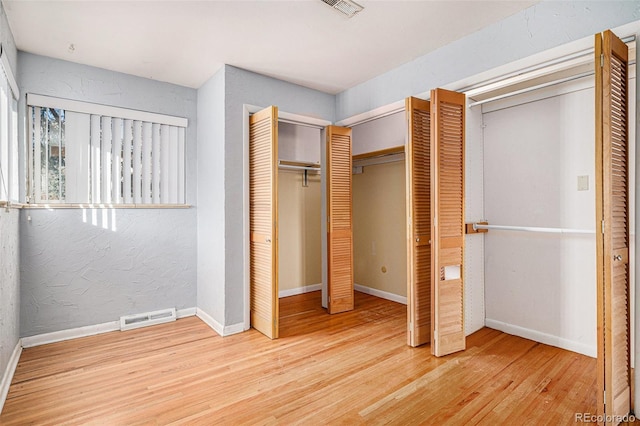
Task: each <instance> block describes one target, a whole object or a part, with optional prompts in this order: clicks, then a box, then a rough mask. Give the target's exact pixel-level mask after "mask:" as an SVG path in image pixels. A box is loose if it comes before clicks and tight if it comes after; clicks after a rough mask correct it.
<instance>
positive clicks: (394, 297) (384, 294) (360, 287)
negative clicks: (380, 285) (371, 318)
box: [353, 284, 407, 305]
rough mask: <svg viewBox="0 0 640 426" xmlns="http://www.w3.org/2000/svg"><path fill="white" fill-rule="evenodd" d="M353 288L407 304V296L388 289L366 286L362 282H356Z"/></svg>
mask: <svg viewBox="0 0 640 426" xmlns="http://www.w3.org/2000/svg"><path fill="white" fill-rule="evenodd" d="M353 288H354V289H355V290H357V291H359V292H360V293H365V294H370V295H372V296H376V297H380V298H381V299H387V300H391V301H392V302H398V303H402V304H403V305H406V304H407V298H406V296H399V295H397V294H393V293H389V292H388V291H382V290H377V289H375V288H371V287H365V286H363V285H360V284H354V285H353Z"/></svg>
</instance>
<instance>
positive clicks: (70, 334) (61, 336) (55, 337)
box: [22, 308, 196, 348]
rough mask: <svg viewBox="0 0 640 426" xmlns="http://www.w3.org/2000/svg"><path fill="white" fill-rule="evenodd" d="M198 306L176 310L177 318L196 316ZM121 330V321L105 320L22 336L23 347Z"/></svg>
mask: <svg viewBox="0 0 640 426" xmlns="http://www.w3.org/2000/svg"><path fill="white" fill-rule="evenodd" d="M195 314H196V308H185V309H178V310H176V318H178V319H179V318H185V317H189V316H194V315H195ZM119 330H120V321H119V320H118V321H110V322H104V323H102V324H95V325H87V326H84V327H77V328H70V329H68V330H60V331H54V332H51V333H43V334H36V335H35V336H28V337H23V338H22V347H23V348H31V347H34V346H40V345H46V344H48V343H56V342H63V341H65V340H71V339H79V338H81V337H88V336H94V335H96V334H102V333H109V332H111V331H119Z"/></svg>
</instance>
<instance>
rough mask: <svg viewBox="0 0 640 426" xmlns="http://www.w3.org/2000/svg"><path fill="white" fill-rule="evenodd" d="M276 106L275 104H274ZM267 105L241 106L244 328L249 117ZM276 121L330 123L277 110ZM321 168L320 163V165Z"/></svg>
mask: <svg viewBox="0 0 640 426" xmlns="http://www.w3.org/2000/svg"><path fill="white" fill-rule="evenodd" d="M274 105H275V106H278V105H277V104H274ZM268 106H269V105H264V106H256V105H251V104H244V105H243V106H242V120H243V121H242V138H243V141H242V237H243V238H242V263H243V268H242V270H243V277H242V281H243V305H244V306H243V314H244V318H243V324H244V330H245V331H246V330H249V329H250V328H251V299H250V298H251V281H250V270H249V263H250V250H249V246H250V244H249V239H250V231H249V117H250V116H251V114H253V113H256V112H258V111H260V110H262V109H264V108H266V107H268ZM278 121H282V122H286V123H292V124H299V125H303V126H308V127H314V128H318V129H322V130H323V131H324V128H325V127H326V126H328V125H330V124H332V123H331V122H330V121H328V120H323V119H319V118H315V117H310V116H306V115H301V114H294V113H290V112H286V111H282V110H280V109H279V110H278ZM321 168H322V165H321ZM322 257H323V262H322V268H323V269H322V270H323V276H324V274H325V270H326V253H323V255H322Z"/></svg>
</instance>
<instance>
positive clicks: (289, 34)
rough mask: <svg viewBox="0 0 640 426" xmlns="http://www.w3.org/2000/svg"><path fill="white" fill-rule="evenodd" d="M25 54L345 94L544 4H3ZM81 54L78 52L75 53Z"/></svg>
mask: <svg viewBox="0 0 640 426" xmlns="http://www.w3.org/2000/svg"><path fill="white" fill-rule="evenodd" d="M2 2H3V4H4V7H5V10H6V12H7V16H8V18H9V24H10V26H11V30H12V32H13V35H14V37H15V40H16V44H17V46H18V49H20V50H23V51H26V52H32V53H36V54H39V55H45V56H50V57H54V58H60V59H65V60H68V61H73V62H78V63H82V64H87V65H93V66H96V67H100V68H106V69H110V70H114V71H120V72H124V73H128V74H133V75H138V76H141V77H147V78H152V79H156V80H161V81H166V82H170V83H175V84H180V85H183V86H189V87H194V88H198V87H200V86H201V85H202V84H203V83H204V82H205V81H206V80H207V79H208V78H209V77H210V76H212V75H213V74H214V73H215V72H216V71H217V70H218V69H219V68H220V67H221V66H222V65H223V64H229V65H234V66H237V67H240V68H244V69H247V70H251V71H255V72H258V73H261V74H265V75H268V76H272V77H276V78H279V79H282V80H286V81H290V82H293V83H298V84H301V85H303V86H307V87H311V88H315V89H319V90H322V91H325V92H329V93H337V92H340V91H342V90H345V89H347V88H350V87H352V86H354V85H356V84H358V83H361V82H364V81H366V80H368V79H370V78H372V77H375V76H376V75H379V74H382V73H384V72H385V71H389V70H391V69H393V68H395V67H397V66H399V65H401V64H403V63H406V62H409V61H411V60H412V59H414V58H416V57H419V56H422V55H424V54H426V53H428V52H430V51H433V50H435V49H437V48H438V47H441V46H444V45H446V44H448V43H450V42H452V41H454V40H457V39H459V38H462V37H464V36H465V35H467V34H470V33H472V32H474V31H477V30H479V29H480V28H482V27H485V26H487V25H490V24H492V23H494V22H497V21H499V20H501V19H503V18H505V17H507V16H510V15H512V14H514V13H516V12H518V11H520V10H522V9H525V8H527V7H529V6H531V5H532V4H535V3H537V1H530V0H527V1H419V0H414V1H380V0H377V1H376V0H358V2H359V3H360V4H362V5H363V6H364V7H365V9H364V11H362V12H361V13H360V14H358V15H356V16H355V17H353V18H351V19H348V18H346V17H345V16H344V15H342V14H340V13H338V12H336V11H334V10H333V9H332V8H330V7H329V6H327V5H325V4H324V3H322V2H321V1H320V0H297V1H268V0H260V1H242V0H235V1H216V0H209V1H202V0H201V1H184V0H183V1H166V0H135V1H134V0H130V1H114V0H84V1H68V0H65V1H61V0H47V1H25V0H2ZM70 45H73V47H74V48H73V49H71V48H70Z"/></svg>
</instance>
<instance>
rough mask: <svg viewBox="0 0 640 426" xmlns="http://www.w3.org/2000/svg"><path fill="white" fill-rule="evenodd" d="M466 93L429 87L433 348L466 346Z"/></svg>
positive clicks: (445, 350)
mask: <svg viewBox="0 0 640 426" xmlns="http://www.w3.org/2000/svg"><path fill="white" fill-rule="evenodd" d="M464 110H465V97H464V94H462V93H456V92H450V91H448V90H443V89H435V90H432V91H431V217H432V232H431V240H432V249H431V265H432V279H431V286H432V288H431V297H432V305H431V322H432V327H433V332H432V336H431V352H432V353H433V354H434V355H436V356H443V355H447V354H450V353H453V352H457V351H461V350H463V349H464V348H465V335H464V276H463V273H464V265H463V259H464V117H465V113H464Z"/></svg>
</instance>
